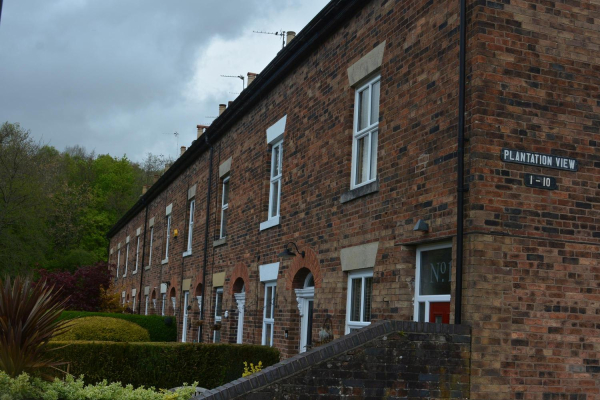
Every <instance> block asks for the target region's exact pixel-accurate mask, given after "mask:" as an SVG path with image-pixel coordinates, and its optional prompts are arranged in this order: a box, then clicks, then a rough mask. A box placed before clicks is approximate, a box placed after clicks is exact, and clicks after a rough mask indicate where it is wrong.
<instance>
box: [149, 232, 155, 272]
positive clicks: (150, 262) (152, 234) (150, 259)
mask: <svg viewBox="0 0 600 400" xmlns="http://www.w3.org/2000/svg"><path fill="white" fill-rule="evenodd" d="M153 241H154V227H153V226H151V227H150V250H149V252H148V253H149V254H148V267H151V266H152V242H153Z"/></svg>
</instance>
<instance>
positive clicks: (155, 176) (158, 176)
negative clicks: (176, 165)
mask: <svg viewBox="0 0 600 400" xmlns="http://www.w3.org/2000/svg"><path fill="white" fill-rule="evenodd" d="M158 178H160V174H154V182H153V183H156V182H158Z"/></svg>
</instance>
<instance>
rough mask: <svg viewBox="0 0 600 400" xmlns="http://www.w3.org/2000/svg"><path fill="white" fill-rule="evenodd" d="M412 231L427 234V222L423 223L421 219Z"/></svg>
mask: <svg viewBox="0 0 600 400" xmlns="http://www.w3.org/2000/svg"><path fill="white" fill-rule="evenodd" d="M413 231H417V232H429V225H428V224H427V222H425V221H423V220H422V219H420V220H418V221H417V223H416V224H415V227H414V228H413Z"/></svg>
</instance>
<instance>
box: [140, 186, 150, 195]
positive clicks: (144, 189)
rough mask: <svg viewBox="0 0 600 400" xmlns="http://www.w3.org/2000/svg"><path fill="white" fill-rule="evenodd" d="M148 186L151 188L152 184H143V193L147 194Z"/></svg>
mask: <svg viewBox="0 0 600 400" xmlns="http://www.w3.org/2000/svg"><path fill="white" fill-rule="evenodd" d="M148 188H150V185H144V186H142V194H143V195H144V194H146V192H147V191H148Z"/></svg>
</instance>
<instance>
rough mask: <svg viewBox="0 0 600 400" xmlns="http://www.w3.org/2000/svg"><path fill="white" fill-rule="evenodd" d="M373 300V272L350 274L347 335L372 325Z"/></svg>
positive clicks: (364, 271) (370, 270)
mask: <svg viewBox="0 0 600 400" xmlns="http://www.w3.org/2000/svg"><path fill="white" fill-rule="evenodd" d="M372 299H373V270H372V269H368V270H362V271H356V272H351V273H349V274H348V300H347V304H346V333H351V332H353V331H355V330H358V329H360V328H363V327H365V326H367V325H369V324H370V323H371V304H372Z"/></svg>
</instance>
